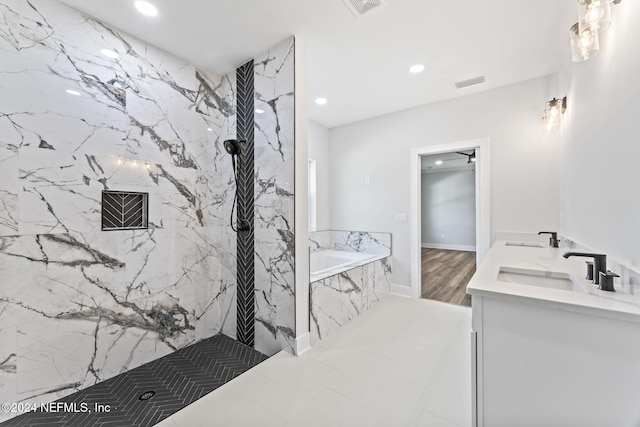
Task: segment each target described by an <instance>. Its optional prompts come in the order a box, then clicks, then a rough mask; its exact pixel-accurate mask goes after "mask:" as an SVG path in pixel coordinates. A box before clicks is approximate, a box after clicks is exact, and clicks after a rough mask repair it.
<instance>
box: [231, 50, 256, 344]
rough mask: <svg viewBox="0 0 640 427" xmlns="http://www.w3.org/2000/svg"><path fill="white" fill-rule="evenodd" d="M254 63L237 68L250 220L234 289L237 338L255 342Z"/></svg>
mask: <svg viewBox="0 0 640 427" xmlns="http://www.w3.org/2000/svg"><path fill="white" fill-rule="evenodd" d="M253 74H254V64H253V60H251V61H249V62H247V63H246V64H244V65H242V66H241V67H239V68H238V69H237V71H236V84H237V97H238V98H237V138H238V139H239V140H244V141H246V142H245V143H244V144H241V145H242V150H241V152H240V155H239V162H238V218H242V219H244V220H246V221H247V222H248V223H249V230H248V231H238V252H237V260H238V261H237V280H238V283H237V292H238V315H237V319H238V326H237V334H238V335H237V336H238V341H240V342H241V343H243V344H246V345H248V346H251V347H253V346H254V345H255V295H254V292H255V265H254V194H253V181H254V167H253V165H254V160H253V146H254V132H255V131H254V97H255V94H254V76H253Z"/></svg>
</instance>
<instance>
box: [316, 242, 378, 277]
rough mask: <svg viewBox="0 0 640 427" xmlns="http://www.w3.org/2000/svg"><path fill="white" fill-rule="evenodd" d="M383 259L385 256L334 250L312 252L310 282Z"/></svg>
mask: <svg viewBox="0 0 640 427" xmlns="http://www.w3.org/2000/svg"><path fill="white" fill-rule="evenodd" d="M385 257H386V255H381V254H369V253H363V252H347V251H335V250H324V251H320V252H313V253H312V254H311V256H310V261H309V270H310V272H311V273H310V276H311V282H315V281H317V280H322V279H324V278H327V277H329V276H333V275H335V274H338V273H341V272H343V271H347V270H350V269H352V268H356V267H360V266H362V265H364V264H367V263H370V262H373V261H376V260H379V259H382V258H385Z"/></svg>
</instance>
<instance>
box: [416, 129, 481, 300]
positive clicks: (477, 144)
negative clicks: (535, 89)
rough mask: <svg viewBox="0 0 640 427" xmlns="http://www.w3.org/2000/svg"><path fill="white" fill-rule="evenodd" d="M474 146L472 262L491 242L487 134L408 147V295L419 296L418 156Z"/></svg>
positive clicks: (419, 165)
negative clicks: (409, 243) (474, 253)
mask: <svg viewBox="0 0 640 427" xmlns="http://www.w3.org/2000/svg"><path fill="white" fill-rule="evenodd" d="M473 149H475V150H476V265H479V264H480V262H481V261H482V260H483V259H484V257H485V255H486V254H487V252H489V247H490V246H491V197H490V190H491V185H490V173H489V172H490V158H491V156H490V151H489V138H478V139H471V140H467V141H458V142H450V143H446V144H438V145H428V146H425V147H417V148H413V149H412V150H411V159H410V160H411V165H410V173H411V179H410V186H409V191H410V192H411V194H410V196H409V197H410V209H411V211H410V215H409V217H410V218H411V228H410V230H411V238H410V242H411V296H412V297H413V298H420V296H421V293H422V292H421V281H422V271H421V264H422V263H421V259H420V258H421V257H420V254H421V251H420V249H421V240H422V239H421V238H420V236H421V235H422V220H421V218H422V212H421V203H420V198H421V194H422V180H421V175H422V167H421V166H422V165H421V157H422V156H427V155H431V154H440V153H449V152H452V151H467V150H473Z"/></svg>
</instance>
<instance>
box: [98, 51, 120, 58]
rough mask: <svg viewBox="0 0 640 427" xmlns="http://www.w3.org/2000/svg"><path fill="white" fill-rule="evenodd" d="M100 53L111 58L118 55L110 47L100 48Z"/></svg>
mask: <svg viewBox="0 0 640 427" xmlns="http://www.w3.org/2000/svg"><path fill="white" fill-rule="evenodd" d="M100 53H101V54H103V55H104V56H106V57H107V58H113V59H116V58H117V57H118V56H119V55H118V53H117V52H114V51H112V50H111V49H100Z"/></svg>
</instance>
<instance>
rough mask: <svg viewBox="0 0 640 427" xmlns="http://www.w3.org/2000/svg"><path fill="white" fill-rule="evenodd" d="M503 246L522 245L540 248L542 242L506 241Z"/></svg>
mask: <svg viewBox="0 0 640 427" xmlns="http://www.w3.org/2000/svg"><path fill="white" fill-rule="evenodd" d="M505 246H524V247H527V248H542V247H543V246H542V244H540V243H535V242H507V243H505Z"/></svg>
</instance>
